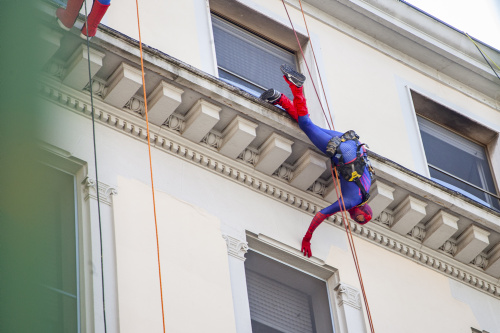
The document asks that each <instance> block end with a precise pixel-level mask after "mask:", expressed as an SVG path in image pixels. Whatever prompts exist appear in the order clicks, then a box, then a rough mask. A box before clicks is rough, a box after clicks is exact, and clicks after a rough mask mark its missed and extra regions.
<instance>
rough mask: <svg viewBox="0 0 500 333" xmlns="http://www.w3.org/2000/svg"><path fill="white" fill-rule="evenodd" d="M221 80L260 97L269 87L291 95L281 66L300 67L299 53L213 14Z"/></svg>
mask: <svg viewBox="0 0 500 333" xmlns="http://www.w3.org/2000/svg"><path fill="white" fill-rule="evenodd" d="M212 26H213V33H214V41H215V52H216V58H217V67H218V71H219V78H220V79H222V80H224V81H226V82H228V83H230V84H232V85H235V86H237V87H239V88H240V89H242V90H245V91H247V92H248V93H250V94H252V95H254V96H259V95H260V94H261V93H262V92H264V91H265V90H267V89H269V88H275V89H276V90H278V91H280V92H282V93H284V94H286V95H290V97H291V93H290V89H289V88H288V85H287V84H286V82H285V81H284V80H283V74H282V73H281V71H280V65H281V64H284V63H287V64H288V65H290V66H292V67H293V68H295V69H296V68H297V66H296V57H295V54H294V53H293V52H291V51H288V50H286V49H285V48H282V47H279V46H277V45H276V44H273V43H271V42H269V41H267V40H265V39H263V38H261V37H259V36H257V35H256V34H253V33H251V32H249V31H247V30H244V29H242V28H240V27H239V26H237V25H235V24H232V23H230V22H229V21H226V20H224V19H222V18H220V17H219V16H216V15H212Z"/></svg>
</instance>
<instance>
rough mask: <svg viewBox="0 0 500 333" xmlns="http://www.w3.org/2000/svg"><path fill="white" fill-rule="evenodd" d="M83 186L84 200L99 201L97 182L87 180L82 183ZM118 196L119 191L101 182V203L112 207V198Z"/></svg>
mask: <svg viewBox="0 0 500 333" xmlns="http://www.w3.org/2000/svg"><path fill="white" fill-rule="evenodd" d="M82 185H83V187H84V200H85V201H88V200H89V198H92V199H94V200H97V191H96V182H95V179H93V178H89V177H87V178H85V179H84V180H83V182H82ZM115 194H118V191H117V190H116V189H114V188H113V187H111V186H109V185H107V184H104V183H101V182H99V201H100V202H102V203H104V204H106V205H108V206H111V204H112V201H111V199H112V198H111V196H112V195H115Z"/></svg>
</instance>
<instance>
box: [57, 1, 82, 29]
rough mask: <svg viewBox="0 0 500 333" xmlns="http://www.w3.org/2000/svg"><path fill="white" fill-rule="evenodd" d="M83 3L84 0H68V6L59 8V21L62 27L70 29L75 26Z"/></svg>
mask: <svg viewBox="0 0 500 333" xmlns="http://www.w3.org/2000/svg"><path fill="white" fill-rule="evenodd" d="M82 4H83V0H68V4H67V5H66V8H57V10H56V16H57V23H59V25H60V26H61V28H63V29H64V30H69V29H71V28H72V27H73V25H74V24H75V21H76V18H77V17H78V13H79V12H80V8H82Z"/></svg>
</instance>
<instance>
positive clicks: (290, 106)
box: [261, 66, 372, 257]
mask: <svg viewBox="0 0 500 333" xmlns="http://www.w3.org/2000/svg"><path fill="white" fill-rule="evenodd" d="M287 69H288V70H290V71H291V72H292V73H294V74H298V75H300V76H302V77H303V75H302V74H299V73H296V72H294V71H293V70H291V69H290V68H289V67H288V68H287V67H285V70H284V69H283V66H282V71H283V73H284V74H285V75H284V76H283V77H284V78H285V81H286V82H287V83H288V85H289V87H290V90H291V91H292V94H293V103H292V101H290V99H288V97H286V96H285V95H283V94H280V93H279V92H277V91H275V90H274V89H270V90H268V91H266V92H265V93H263V94H262V95H261V98H263V99H265V100H267V101H269V102H271V103H272V104H275V105H279V106H281V107H282V108H283V109H285V111H287V112H288V114H289V115H290V116H291V117H292V118H293V119H295V120H296V121H298V123H299V126H300V128H301V129H302V130H303V131H304V133H305V134H306V135H307V137H308V138H309V140H311V142H312V143H313V144H314V145H315V146H316V147H317V148H318V149H319V150H321V151H322V152H323V153H324V154H326V155H329V156H331V155H330V154H328V152H327V150H326V149H327V145H328V143H329V142H330V140H332V138H333V137H341V136H342V135H343V134H344V133H341V132H337V131H332V130H328V129H324V128H321V127H318V126H316V125H315V124H314V123H313V122H312V121H311V119H310V118H309V113H308V111H307V105H306V99H305V97H304V94H303V92H302V85H301V83H302V82H300V80H299V84H300V86H297V85H296V83H297V80H295V83H293V82H292V81H290V80H289V79H288V78H292V77H290V76H288V78H287ZM292 79H293V78H292ZM304 79H305V77H304ZM271 91H272V92H271ZM266 93H267V95H266ZM273 93H274V95H273ZM280 95H281V96H280ZM265 97H268V98H265ZM269 97H271V98H269ZM273 97H274V98H273ZM273 99H274V101H273ZM338 148H339V150H340V152H341V153H342V156H343V161H344V163H345V164H347V163H349V162H352V161H354V160H355V159H356V157H357V155H356V152H357V149H358V144H357V143H356V141H354V140H347V141H345V142H342V143H340V145H339V146H338ZM364 154H366V151H365V149H364V148H362V150H361V156H363V155H364ZM331 160H332V163H333V164H334V165H335V166H337V165H339V160H338V158H337V157H336V156H333V157H331ZM339 180H340V185H341V188H342V196H343V198H344V204H345V209H346V210H347V211H348V212H349V213H350V215H351V218H352V219H353V220H355V221H356V222H358V223H360V224H365V223H367V222H368V221H369V220H370V219H371V217H372V211H371V208H370V206H368V205H367V204H366V203H364V204H362V203H363V201H366V200H363V199H364V196H363V194H362V192H361V189H360V187H358V185H356V183H355V182H353V181H348V180H346V179H344V178H343V177H340V176H339ZM359 180H360V182H361V184H362V186H363V187H364V189H365V191H366V193H368V192H369V190H370V185H371V174H370V171H369V169H368V166H365V168H364V171H363V174H362V176H361V178H360V179H359ZM340 210H341V206H340V203H339V201H336V202H334V203H333V204H331V205H330V206H328V207H325V208H323V209H322V210H321V211H319V212H318V213H316V215H315V216H314V218H313V220H312V222H311V224H310V225H309V228H308V229H307V232H306V234H305V236H304V238H303V240H302V249H301V251H302V252H303V253H304V255H305V256H308V257H311V255H312V253H311V243H310V241H311V237H312V234H313V232H314V230H315V229H316V228H317V227H318V226H319V225H320V224H321V223H322V222H323V221H324V220H325V219H326V218H328V217H329V216H331V215H333V214H335V213H337V212H339V211H340Z"/></svg>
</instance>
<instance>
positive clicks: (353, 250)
mask: <svg viewBox="0 0 500 333" xmlns="http://www.w3.org/2000/svg"><path fill="white" fill-rule="evenodd" d="M282 3H283V7H285V11H286V13H287V16H288V20H289V21H290V25H291V27H292V30H293V32H294V34H295V38H296V40H297V44H298V46H299V49H300V52H301V53H302V57H303V59H304V63H305V64H306V67H307V71H308V73H309V76H310V77H311V72H310V70H309V65H308V64H307V60H306V58H305V56H304V51H303V50H302V46H301V45H300V41H299V38H298V36H297V32H296V31H295V28H294V26H293V23H292V20H291V18H290V14H289V13H288V9H287V7H286V5H285V1H284V0H282ZM299 3H300V9H301V12H302V17H303V18H304V23H305V26H306V30H307V35H308V37H309V41H310V44H311V50H312V53H313V58H314V61H315V64H316V70H317V72H318V74H319V77H320V84H321V87H322V89H323V94H324V96H325V99H326V94H325V90H324V86H323V80H322V79H321V74H320V71H319V67H318V63H317V61H316V55H315V54H314V49H313V47H312V41H311V36H310V34H309V29H308V28H307V22H306V18H305V14H304V10H303V8H302V1H301V0H299ZM311 82H312V84H313V87H314V91H315V92H316V96H317V97H318V100H319V103H320V105H321V109H322V111H323V114H324V116H325V120H326V122H327V124H328V126H329V127H330V129H334V127H333V120H332V114H331V111H330V108H329V107H328V113H329V116H330V121H331V125H330V123H329V122H328V118H327V116H326V113H325V110H324V109H323V105H322V103H321V100H320V97H319V94H318V91H317V89H316V85H315V84H314V81H313V80H311ZM327 106H328V101H327ZM331 171H332V178H333V180H334V183H335V191H336V193H337V198H340V199H339V200H341V207H342V209H341V214H342V217H343V224H344V227H345V230H346V235H347V240H348V241H349V247H350V248H351V253H352V256H353V260H354V265H355V267H356V272H357V275H358V280H359V283H360V286H361V291H362V294H363V300H364V303H365V307H366V312H367V316H368V322H369V324H370V330H371V332H372V333H375V328H374V326H373V320H372V316H371V312H370V307H369V305H368V298H367V297H366V291H365V287H364V283H363V277H362V275H361V268H360V265H359V260H358V256H357V253H356V247H355V245H354V238H353V236H352V231H351V226H350V223H349V220H348V218H347V212H346V209H345V203H344V198H343V196H342V191H341V189H340V181H339V177H338V173H337V169H336V168H335V169H334V168H333V167H332V168H331Z"/></svg>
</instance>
